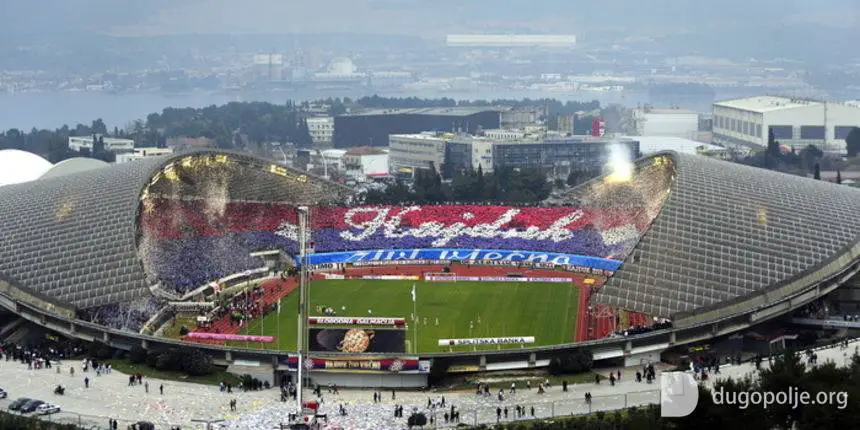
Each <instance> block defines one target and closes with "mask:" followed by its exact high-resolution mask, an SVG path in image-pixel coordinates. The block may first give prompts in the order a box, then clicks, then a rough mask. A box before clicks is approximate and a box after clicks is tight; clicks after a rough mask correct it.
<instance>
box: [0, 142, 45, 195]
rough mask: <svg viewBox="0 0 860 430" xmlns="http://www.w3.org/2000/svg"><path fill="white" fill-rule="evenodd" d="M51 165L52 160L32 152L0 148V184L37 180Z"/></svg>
mask: <svg viewBox="0 0 860 430" xmlns="http://www.w3.org/2000/svg"><path fill="white" fill-rule="evenodd" d="M51 166H52V164H51V162H50V161H48V160H46V159H44V158H42V157H40V156H38V155H36V154H34V153H32V152H27V151H21V150H18V149H4V150H0V186H3V185H9V184H20V183H22V182H28V181H33V180H36V179H38V178H39V177H41V176H42V175H44V174H45V172H47V171H48V170H50V169H51Z"/></svg>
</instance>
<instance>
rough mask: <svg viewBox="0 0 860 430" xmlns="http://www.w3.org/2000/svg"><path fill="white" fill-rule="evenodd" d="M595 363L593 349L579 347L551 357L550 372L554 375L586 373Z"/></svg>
mask: <svg viewBox="0 0 860 430" xmlns="http://www.w3.org/2000/svg"><path fill="white" fill-rule="evenodd" d="M593 365H594V356H593V355H592V354H591V351H589V350H587V349H577V350H573V351H571V352H569V353H566V354H564V355H559V356H555V357H553V358H552V359H550V361H549V373H550V374H552V375H564V374H571V373H584V372H588V371H589V370H591V367H592V366H593Z"/></svg>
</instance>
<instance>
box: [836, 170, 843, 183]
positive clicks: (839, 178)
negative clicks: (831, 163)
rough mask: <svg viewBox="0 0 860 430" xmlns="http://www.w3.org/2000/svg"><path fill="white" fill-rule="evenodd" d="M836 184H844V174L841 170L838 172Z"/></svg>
mask: <svg viewBox="0 0 860 430" xmlns="http://www.w3.org/2000/svg"><path fill="white" fill-rule="evenodd" d="M836 183H837V184H840V185H841V184H842V172H841V171H839V170H837V171H836Z"/></svg>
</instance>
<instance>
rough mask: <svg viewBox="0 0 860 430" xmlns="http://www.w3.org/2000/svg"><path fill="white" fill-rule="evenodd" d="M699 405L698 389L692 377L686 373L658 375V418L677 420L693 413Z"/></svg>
mask: <svg viewBox="0 0 860 430" xmlns="http://www.w3.org/2000/svg"><path fill="white" fill-rule="evenodd" d="M697 404H699V387H698V386H697V385H696V380H695V379H693V375H691V374H689V373H686V372H663V373H662V374H661V375H660V416H662V417H670V418H678V417H686V416H687V415H690V414H691V413H693V411H694V410H695V409H696V405H697Z"/></svg>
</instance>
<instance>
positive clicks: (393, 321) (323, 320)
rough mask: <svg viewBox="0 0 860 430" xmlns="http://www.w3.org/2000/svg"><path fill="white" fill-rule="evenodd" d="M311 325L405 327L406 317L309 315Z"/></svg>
mask: <svg viewBox="0 0 860 430" xmlns="http://www.w3.org/2000/svg"><path fill="white" fill-rule="evenodd" d="M308 324H310V325H370V326H373V325H379V326H394V327H403V326H405V325H406V319H405V318H389V317H308Z"/></svg>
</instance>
